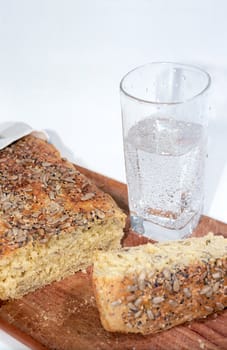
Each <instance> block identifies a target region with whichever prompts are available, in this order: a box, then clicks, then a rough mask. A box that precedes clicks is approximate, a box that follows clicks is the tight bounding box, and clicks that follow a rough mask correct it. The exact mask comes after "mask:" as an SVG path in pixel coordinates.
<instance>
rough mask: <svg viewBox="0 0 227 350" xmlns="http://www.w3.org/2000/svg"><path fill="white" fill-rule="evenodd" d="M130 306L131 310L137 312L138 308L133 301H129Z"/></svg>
mask: <svg viewBox="0 0 227 350" xmlns="http://www.w3.org/2000/svg"><path fill="white" fill-rule="evenodd" d="M128 307H129V309H130V310H131V311H134V312H137V311H138V308H137V307H136V306H135V305H134V304H133V303H128Z"/></svg>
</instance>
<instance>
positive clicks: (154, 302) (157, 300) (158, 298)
mask: <svg viewBox="0 0 227 350" xmlns="http://www.w3.org/2000/svg"><path fill="white" fill-rule="evenodd" d="M164 300H165V299H164V297H154V298H153V299H152V304H160V303H162V302H163V301H164Z"/></svg>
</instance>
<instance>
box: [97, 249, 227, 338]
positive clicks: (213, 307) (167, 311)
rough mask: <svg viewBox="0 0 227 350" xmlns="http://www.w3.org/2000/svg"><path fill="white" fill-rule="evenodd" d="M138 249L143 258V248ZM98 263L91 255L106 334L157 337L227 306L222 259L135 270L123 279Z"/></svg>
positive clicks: (225, 267)
mask: <svg viewBox="0 0 227 350" xmlns="http://www.w3.org/2000/svg"><path fill="white" fill-rule="evenodd" d="M131 249H134V248H127V250H128V251H130V250H131ZM137 249H138V251H140V253H142V252H143V249H144V246H141V247H138V248H137ZM119 253H120V251H119ZM103 259H104V257H102V254H101V253H99V254H98V256H96V259H95V262H94V267H93V287H94V293H95V297H96V303H97V306H98V309H99V313H100V318H101V322H102V325H103V327H104V328H105V329H106V330H107V331H110V332H123V333H142V334H150V333H157V332H160V331H162V330H166V329H169V328H171V327H174V326H176V325H179V324H181V323H183V322H186V321H191V320H193V319H195V318H202V317H206V316H208V315H209V314H211V313H213V312H218V311H221V310H223V309H224V308H225V307H226V306H227V257H226V256H225V257H220V258H217V259H212V258H207V259H200V260H199V259H198V260H197V261H195V262H194V263H193V264H190V265H188V266H180V265H179V266H177V267H174V268H173V267H171V266H170V267H169V268H166V267H165V268H163V269H161V270H159V271H153V270H149V269H146V268H144V267H143V266H140V267H138V266H137V267H136V268H135V272H130V271H129V272H125V274H124V276H122V275H121V274H119V275H117V273H116V274H115V275H114V276H113V275H111V274H110V275H108V271H107V268H106V267H105V269H102V268H101V266H102V263H103ZM123 259H124V257H122V260H123ZM112 260H113V259H112ZM112 260H111V261H112ZM112 266H113V265H112ZM110 269H111V263H110ZM116 269H117V267H116ZM103 270H105V271H103ZM100 271H101V272H100Z"/></svg>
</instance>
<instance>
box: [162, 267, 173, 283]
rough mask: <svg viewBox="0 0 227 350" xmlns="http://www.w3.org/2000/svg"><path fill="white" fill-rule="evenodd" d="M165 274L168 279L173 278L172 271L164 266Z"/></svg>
mask: <svg viewBox="0 0 227 350" xmlns="http://www.w3.org/2000/svg"><path fill="white" fill-rule="evenodd" d="M162 273H163V276H164V277H165V279H166V280H169V281H170V280H171V272H170V270H169V269H167V268H164V270H163V271H162Z"/></svg>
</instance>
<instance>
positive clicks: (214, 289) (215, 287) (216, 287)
mask: <svg viewBox="0 0 227 350" xmlns="http://www.w3.org/2000/svg"><path fill="white" fill-rule="evenodd" d="M220 285H221V284H220V282H216V283H215V284H214V285H213V292H214V293H216V292H217V291H218V289H219V287H220Z"/></svg>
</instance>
